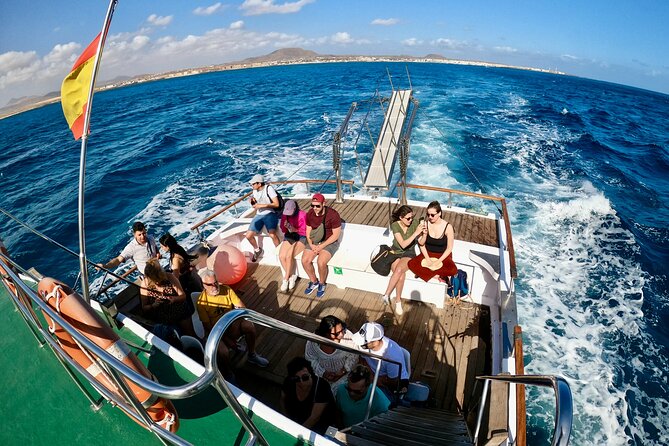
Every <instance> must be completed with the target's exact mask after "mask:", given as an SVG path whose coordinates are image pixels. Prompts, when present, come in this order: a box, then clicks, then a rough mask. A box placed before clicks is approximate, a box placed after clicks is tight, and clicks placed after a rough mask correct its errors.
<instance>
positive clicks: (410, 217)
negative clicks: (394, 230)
mask: <svg viewBox="0 0 669 446" xmlns="http://www.w3.org/2000/svg"><path fill="white" fill-rule="evenodd" d="M402 218H404V219H405V220H407V221H411V220H413V215H410V216H408V217H406V216H405V217H402Z"/></svg>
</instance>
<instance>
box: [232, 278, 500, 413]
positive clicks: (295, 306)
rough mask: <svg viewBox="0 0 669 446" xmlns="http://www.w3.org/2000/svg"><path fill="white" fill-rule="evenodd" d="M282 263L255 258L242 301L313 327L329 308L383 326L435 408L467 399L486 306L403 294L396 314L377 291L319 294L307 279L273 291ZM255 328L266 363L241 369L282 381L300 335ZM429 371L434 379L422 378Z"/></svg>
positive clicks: (482, 341) (485, 337) (479, 358)
mask: <svg viewBox="0 0 669 446" xmlns="http://www.w3.org/2000/svg"><path fill="white" fill-rule="evenodd" d="M280 274H281V273H280V270H279V268H277V267H272V266H265V265H259V266H254V267H252V268H251V271H250V273H249V274H248V275H247V278H246V279H244V280H243V281H242V282H241V283H240V284H239V285H237V286H236V287H235V288H236V289H237V292H238V294H239V296H240V297H241V299H242V300H243V301H244V303H245V304H246V306H247V307H249V308H251V309H253V310H256V311H259V312H261V313H263V314H266V315H269V316H272V317H274V318H277V319H279V320H282V321H284V322H287V323H289V324H291V325H293V326H296V327H300V328H302V329H304V330H307V331H310V332H313V331H314V330H315V329H316V327H317V325H318V323H319V321H320V319H321V318H322V317H324V316H327V315H329V314H332V315H335V316H337V317H338V318H340V319H342V320H344V321H346V323H347V324H348V326H349V328H350V329H351V331H355V330H357V329H358V328H359V327H360V326H361V325H362V324H363V323H364V322H366V321H377V322H379V323H381V324H382V325H384V327H385V330H386V335H387V336H388V337H390V338H391V339H394V340H395V341H397V342H398V343H399V344H400V345H401V346H403V347H404V348H406V349H407V350H409V352H410V353H411V365H412V376H411V379H412V380H414V381H419V380H420V381H423V382H428V383H429V384H430V385H431V387H432V390H433V394H432V396H433V398H434V400H433V402H434V404H435V405H436V406H437V407H443V408H449V409H455V408H461V407H462V405H463V402H464V404H465V406H467V405H468V402H469V398H470V396H471V394H472V391H473V383H474V377H475V376H476V375H481V374H483V372H484V369H487V367H488V366H487V363H489V360H488V359H487V357H488V356H489V351H488V345H489V339H490V328H489V326H490V318H489V310H488V307H485V306H479V305H476V304H471V303H468V302H463V303H462V304H460V305H458V306H453V305H447V306H446V307H445V308H443V309H441V310H440V309H438V308H436V307H434V306H433V305H430V304H424V303H421V302H417V301H407V300H404V302H403V305H404V314H403V315H402V316H401V317H398V316H396V315H395V314H394V313H393V312H392V310H391V308H390V307H388V306H385V305H383V303H382V302H381V301H380V299H379V295H378V294H375V293H368V292H365V291H360V290H356V289H351V288H347V289H338V288H336V287H334V286H330V287H328V288H327V291H326V294H325V296H324V297H323V298H321V299H318V298H316V297H315V293H314V294H312V295H310V296H306V295H305V294H304V288H305V286H306V282H307V281H306V280H305V279H300V280H299V281H298V283H297V286H296V287H295V289H294V290H293V291H292V292H288V293H281V292H279V284H280ZM257 329H258V351H259V352H260V353H261V354H262V355H264V356H266V357H267V359H269V361H270V365H269V366H268V367H267V368H266V369H259V368H256V367H253V366H248V365H247V366H246V367H245V370H246V371H248V372H250V373H253V374H255V375H257V376H261V377H263V378H266V379H268V380H270V381H272V382H275V383H282V382H283V379H284V378H285V376H286V364H287V363H288V361H290V360H291V359H292V358H294V357H295V356H303V355H304V345H305V342H306V341H305V340H303V339H301V338H296V337H293V336H290V335H288V334H285V333H281V332H278V331H275V330H272V329H269V328H265V327H257ZM425 372H427V375H430V374H433V375H434V379H430V378H426V373H425Z"/></svg>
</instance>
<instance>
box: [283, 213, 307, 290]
mask: <svg viewBox="0 0 669 446" xmlns="http://www.w3.org/2000/svg"><path fill="white" fill-rule="evenodd" d="M279 228H281V232H282V233H283V242H281V246H280V247H279V261H280V262H281V267H282V269H283V277H282V279H283V281H282V282H281V292H284V293H285V292H286V291H289V290H292V289H293V288H295V281H296V280H297V271H294V270H295V256H296V255H298V254H299V253H301V252H302V251H304V247H305V245H306V243H307V239H306V231H307V213H306V212H304V211H302V210H300V208H298V207H297V203H296V202H295V200H287V201H286V204H284V206H283V215H281V221H280V222H279Z"/></svg>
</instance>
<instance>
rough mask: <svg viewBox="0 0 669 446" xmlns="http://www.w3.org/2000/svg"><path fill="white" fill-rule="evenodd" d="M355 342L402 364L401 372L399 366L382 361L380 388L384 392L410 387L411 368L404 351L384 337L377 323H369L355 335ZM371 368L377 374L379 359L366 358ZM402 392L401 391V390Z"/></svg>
mask: <svg viewBox="0 0 669 446" xmlns="http://www.w3.org/2000/svg"><path fill="white" fill-rule="evenodd" d="M353 342H355V344H356V345H358V346H359V347H360V349H362V350H366V351H368V352H370V353H374V354H376V355H379V356H383V357H384V358H386V359H390V360H392V361H396V362H399V363H400V364H402V372H401V374H400V372H399V370H398V369H399V366H398V365H397V364H394V363H391V362H387V361H381V368H380V369H379V380H378V383H379V386H380V387H382V388H383V390H384V391H386V392H387V391H388V390H390V391H391V392H393V391H395V390H397V389H398V380H399V384H400V386H399V388H400V389H402V388H404V387H407V386H408V385H409V367H408V364H407V363H406V361H405V359H404V351H403V349H402V347H400V345H399V344H398V343H397V342H395V341H393V340H392V339H390V338H388V337H386V336H384V330H383V326H382V325H381V324H378V323H376V322H367V323H365V324H363V325H362V327H360V330H358V332H357V333H355V334H354V335H353ZM365 360H366V361H367V364H368V365H369V368H370V369H371V370H372V372H374V373H376V364H377V359H374V358H368V357H365ZM400 391H401V390H400Z"/></svg>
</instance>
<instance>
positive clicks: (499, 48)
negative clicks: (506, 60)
mask: <svg viewBox="0 0 669 446" xmlns="http://www.w3.org/2000/svg"><path fill="white" fill-rule="evenodd" d="M493 50H495V51H497V52H499V53H506V54H512V53H516V52H518V50H517V49H516V48H513V47H510V46H496V47H493Z"/></svg>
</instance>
